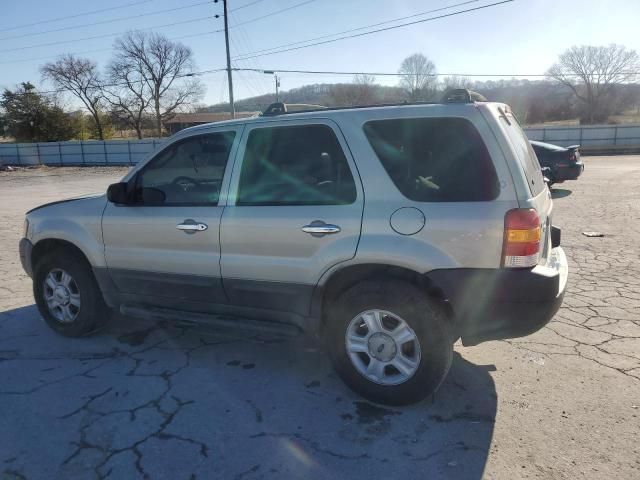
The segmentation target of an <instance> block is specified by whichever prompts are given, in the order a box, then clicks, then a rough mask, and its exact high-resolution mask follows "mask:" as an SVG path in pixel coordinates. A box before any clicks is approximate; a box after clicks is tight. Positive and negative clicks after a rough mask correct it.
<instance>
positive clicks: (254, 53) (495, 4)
mask: <svg viewBox="0 0 640 480" xmlns="http://www.w3.org/2000/svg"><path fill="white" fill-rule="evenodd" d="M514 1H515V0H502V1H500V2H494V3H489V4H487V5H482V6H480V7H474V8H468V9H466V10H459V11H457V12H451V13H445V14H443V15H438V16H435V17H429V18H424V19H422V20H415V21H413V22H407V23H402V24H400V25H393V26H391V27H384V28H378V29H376V30H371V31H368V32H362V33H356V34H353V35H345V36H343V37H338V38H334V39H330V40H324V41H321V42H315V43H311V44H309V45H301V46H298V47H291V48H285V49H282V50H277V51H274V52H269V53H256V52H253V53H251V54H248V55H246V56H244V57H241V58H234V60H246V59H248V58H255V57H263V56H266V55H275V54H277V53H284V52H290V51H292V50H300V49H302V48H309V47H315V46H316V45H324V44H327V43H333V42H338V41H340V40H347V39H349V38H356V37H363V36H365V35H372V34H374V33H380V32H385V31H388V30H395V29H396V28H402V27H408V26H411V25H416V24H419V23H425V22H430V21H433V20H440V19H442V18H448V17H454V16H456V15H461V14H463V13H469V12H475V11H478V10H483V9H485V8H491V7H496V6H498V5H503V4H505V3H512V2H514Z"/></svg>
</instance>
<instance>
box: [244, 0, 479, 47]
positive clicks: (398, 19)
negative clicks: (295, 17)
mask: <svg viewBox="0 0 640 480" xmlns="http://www.w3.org/2000/svg"><path fill="white" fill-rule="evenodd" d="M479 1H480V0H468V1H465V2H461V3H455V4H453V5H447V6H445V7H440V8H435V9H432V10H425V11H424V12H419V13H414V14H412V15H407V16H404V17H398V18H393V19H391V20H385V21H383V22H378V23H373V24H370V25H365V26H363V27H357V28H350V29H349V30H343V31H341V32H336V33H331V34H329V35H321V36H319V37H314V38H308V39H306V40H300V41H298V42H291V43H285V44H282V45H278V46H275V47H271V48H263V49H261V50H255V51H253V52H251V53H247V55H253V54H256V53H262V52H268V51H270V50H278V49H280V48H285V47H290V46H293V45H301V44H304V43H309V42H314V41H316V40H323V39H325V38H331V37H335V36H338V35H344V34H345V33H352V32H358V31H360V30H366V29H368V28H373V27H379V26H380V25H387V24H389V23H395V22H400V21H402V20H407V19H408V18H415V17H421V16H423V15H427V14H429V13H435V12H440V11H442V10H448V9H451V8H456V7H462V6H464V5H468V4H470V3H477V2H479Z"/></svg>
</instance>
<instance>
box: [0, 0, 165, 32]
mask: <svg viewBox="0 0 640 480" xmlns="http://www.w3.org/2000/svg"><path fill="white" fill-rule="evenodd" d="M152 1H154V0H141V1H139V2H132V3H126V4H124V5H119V6H117V7H108V8H101V9H100V10H92V11H90V12H84V13H76V14H75V15H67V16H65V17H57V18H50V19H48V20H40V21H38V22H33V23H24V24H22V25H16V26H15V27H9V28H3V29H2V30H0V33H2V32H9V31H11V30H18V29H20V28H26V27H33V26H36V25H42V24H45V23H53V22H59V21H60V20H67V19H69V18H78V17H84V16H87V15H93V14H94V13H103V12H109V11H111V10H119V9H121V8H127V7H133V6H136V5H142V4H144V3H149V2H152Z"/></svg>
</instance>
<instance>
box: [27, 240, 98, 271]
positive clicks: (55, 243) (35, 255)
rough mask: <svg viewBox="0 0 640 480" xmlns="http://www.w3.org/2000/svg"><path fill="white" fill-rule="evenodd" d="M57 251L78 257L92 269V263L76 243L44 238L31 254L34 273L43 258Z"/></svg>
mask: <svg viewBox="0 0 640 480" xmlns="http://www.w3.org/2000/svg"><path fill="white" fill-rule="evenodd" d="M56 250H63V251H67V252H70V253H72V254H74V255H76V256H77V257H78V258H79V259H81V260H82V261H83V262H85V263H86V264H87V265H88V266H89V267H90V268H91V263H90V262H89V259H88V257H87V255H86V254H85V253H84V252H83V251H82V250H81V249H80V247H78V246H77V245H75V244H74V243H72V242H70V241H68V240H62V239H59V238H44V239H42V240H40V241H38V242H37V243H36V244H35V245H34V246H33V250H32V252H31V268H32V271H34V272H35V269H36V265H38V262H39V261H40V259H42V257H44V256H45V255H46V254H48V253H50V252H54V251H56Z"/></svg>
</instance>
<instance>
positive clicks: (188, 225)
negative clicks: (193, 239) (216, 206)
mask: <svg viewBox="0 0 640 480" xmlns="http://www.w3.org/2000/svg"><path fill="white" fill-rule="evenodd" d="M176 228H177V229H178V230H182V231H183V232H184V233H196V232H203V231H204V230H206V229H207V228H209V227H208V226H207V224H206V223H200V222H196V221H195V220H191V219H187V220H185V221H184V222H182V223H179V224H178V225H176Z"/></svg>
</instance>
